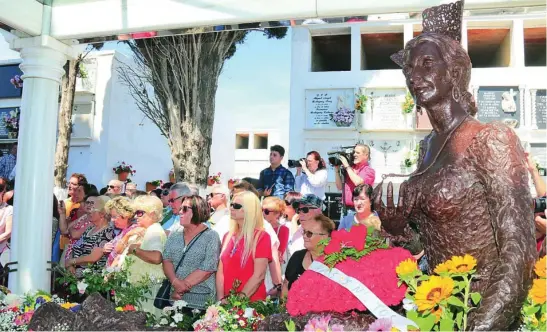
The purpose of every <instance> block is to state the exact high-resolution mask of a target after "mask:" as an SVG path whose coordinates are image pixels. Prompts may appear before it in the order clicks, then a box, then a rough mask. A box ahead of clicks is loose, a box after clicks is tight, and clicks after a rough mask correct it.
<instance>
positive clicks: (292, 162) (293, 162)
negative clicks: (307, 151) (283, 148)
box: [287, 158, 306, 168]
mask: <svg viewBox="0 0 547 332" xmlns="http://www.w3.org/2000/svg"><path fill="white" fill-rule="evenodd" d="M301 161H303V162H306V158H300V159H296V160H295V159H289V161H288V163H287V164H288V165H287V166H289V168H296V167H302V165H301V164H300V162H301Z"/></svg>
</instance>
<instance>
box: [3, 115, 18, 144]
mask: <svg viewBox="0 0 547 332" xmlns="http://www.w3.org/2000/svg"><path fill="white" fill-rule="evenodd" d="M20 113H21V112H20V111H19V108H16V109H14V110H12V111H10V114H9V115H5V116H4V118H3V119H2V121H3V122H4V126H5V127H6V129H7V130H8V138H10V139H16V138H17V136H18V135H19V115H20Z"/></svg>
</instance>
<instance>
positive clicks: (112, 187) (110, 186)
mask: <svg viewBox="0 0 547 332" xmlns="http://www.w3.org/2000/svg"><path fill="white" fill-rule="evenodd" d="M107 187H108V188H110V189H114V188H119V187H118V186H113V185H111V184H109V185H108V186H107Z"/></svg>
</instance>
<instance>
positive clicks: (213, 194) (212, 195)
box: [207, 193, 222, 198]
mask: <svg viewBox="0 0 547 332" xmlns="http://www.w3.org/2000/svg"><path fill="white" fill-rule="evenodd" d="M215 195H222V193H210V194H209V195H207V196H209V198H213V197H214V196H215Z"/></svg>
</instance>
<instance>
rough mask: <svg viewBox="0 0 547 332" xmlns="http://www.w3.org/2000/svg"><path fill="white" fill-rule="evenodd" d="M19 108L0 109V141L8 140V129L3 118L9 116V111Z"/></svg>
mask: <svg viewBox="0 0 547 332" xmlns="http://www.w3.org/2000/svg"><path fill="white" fill-rule="evenodd" d="M18 108H19V107H8V108H0V139H8V138H9V137H8V128H6V123H5V122H4V118H5V117H7V116H9V115H10V112H11V111H15V110H16V109H18Z"/></svg>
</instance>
